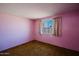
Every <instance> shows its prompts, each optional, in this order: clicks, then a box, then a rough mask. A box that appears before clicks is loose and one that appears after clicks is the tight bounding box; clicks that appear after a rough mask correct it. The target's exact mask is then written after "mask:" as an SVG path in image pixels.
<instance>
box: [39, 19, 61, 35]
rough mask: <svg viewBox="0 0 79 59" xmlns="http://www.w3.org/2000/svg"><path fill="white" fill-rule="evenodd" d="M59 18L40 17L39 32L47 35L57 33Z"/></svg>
mask: <svg viewBox="0 0 79 59" xmlns="http://www.w3.org/2000/svg"><path fill="white" fill-rule="evenodd" d="M59 26H60V18H54V19H52V18H48V19H42V20H41V22H40V33H41V34H48V35H51V34H53V35H55V36H57V35H59V33H60V32H59V30H60V28H59Z"/></svg>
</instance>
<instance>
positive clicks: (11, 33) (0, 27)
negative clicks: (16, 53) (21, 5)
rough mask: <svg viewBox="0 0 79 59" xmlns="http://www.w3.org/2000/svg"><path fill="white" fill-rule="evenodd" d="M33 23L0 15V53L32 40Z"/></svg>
mask: <svg viewBox="0 0 79 59" xmlns="http://www.w3.org/2000/svg"><path fill="white" fill-rule="evenodd" d="M32 23H33V22H32V21H31V20H28V19H25V18H20V17H16V16H13V15H8V14H0V51H2V50H5V49H8V48H11V47H14V46H17V45H20V44H23V43H26V42H28V41H31V40H32Z"/></svg>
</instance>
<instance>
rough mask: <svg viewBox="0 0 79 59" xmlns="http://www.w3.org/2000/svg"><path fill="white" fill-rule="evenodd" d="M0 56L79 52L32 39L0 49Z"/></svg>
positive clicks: (74, 54) (75, 53)
mask: <svg viewBox="0 0 79 59" xmlns="http://www.w3.org/2000/svg"><path fill="white" fill-rule="evenodd" d="M0 56H79V52H76V51H73V50H69V49H65V48H61V47H57V46H54V45H50V44H47V43H42V42H39V41H35V40H34V41H31V42H28V43H26V44H23V45H20V46H17V47H14V48H11V49H7V50H5V51H1V52H0Z"/></svg>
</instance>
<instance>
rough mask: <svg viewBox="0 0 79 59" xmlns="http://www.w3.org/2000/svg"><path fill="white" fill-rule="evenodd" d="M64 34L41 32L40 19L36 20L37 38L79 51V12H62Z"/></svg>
mask: <svg viewBox="0 0 79 59" xmlns="http://www.w3.org/2000/svg"><path fill="white" fill-rule="evenodd" d="M61 16H62V36H60V37H56V36H53V35H51V36H48V35H41V34H39V20H37V21H36V28H35V30H36V36H35V38H36V40H39V41H42V42H45V43H49V44H53V45H56V46H59V47H64V48H68V49H72V50H76V51H79V12H70V13H64V14H61Z"/></svg>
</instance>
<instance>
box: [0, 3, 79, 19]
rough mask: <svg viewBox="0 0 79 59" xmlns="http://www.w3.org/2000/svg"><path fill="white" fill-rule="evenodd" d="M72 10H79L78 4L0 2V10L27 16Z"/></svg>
mask: <svg viewBox="0 0 79 59" xmlns="http://www.w3.org/2000/svg"><path fill="white" fill-rule="evenodd" d="M73 10H79V4H67V3H65V4H64V3H63V4H62V3H0V12H1V13H2V12H3V13H8V14H13V15H16V16H21V17H27V18H42V17H47V16H51V15H56V14H60V13H64V12H69V11H73Z"/></svg>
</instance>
